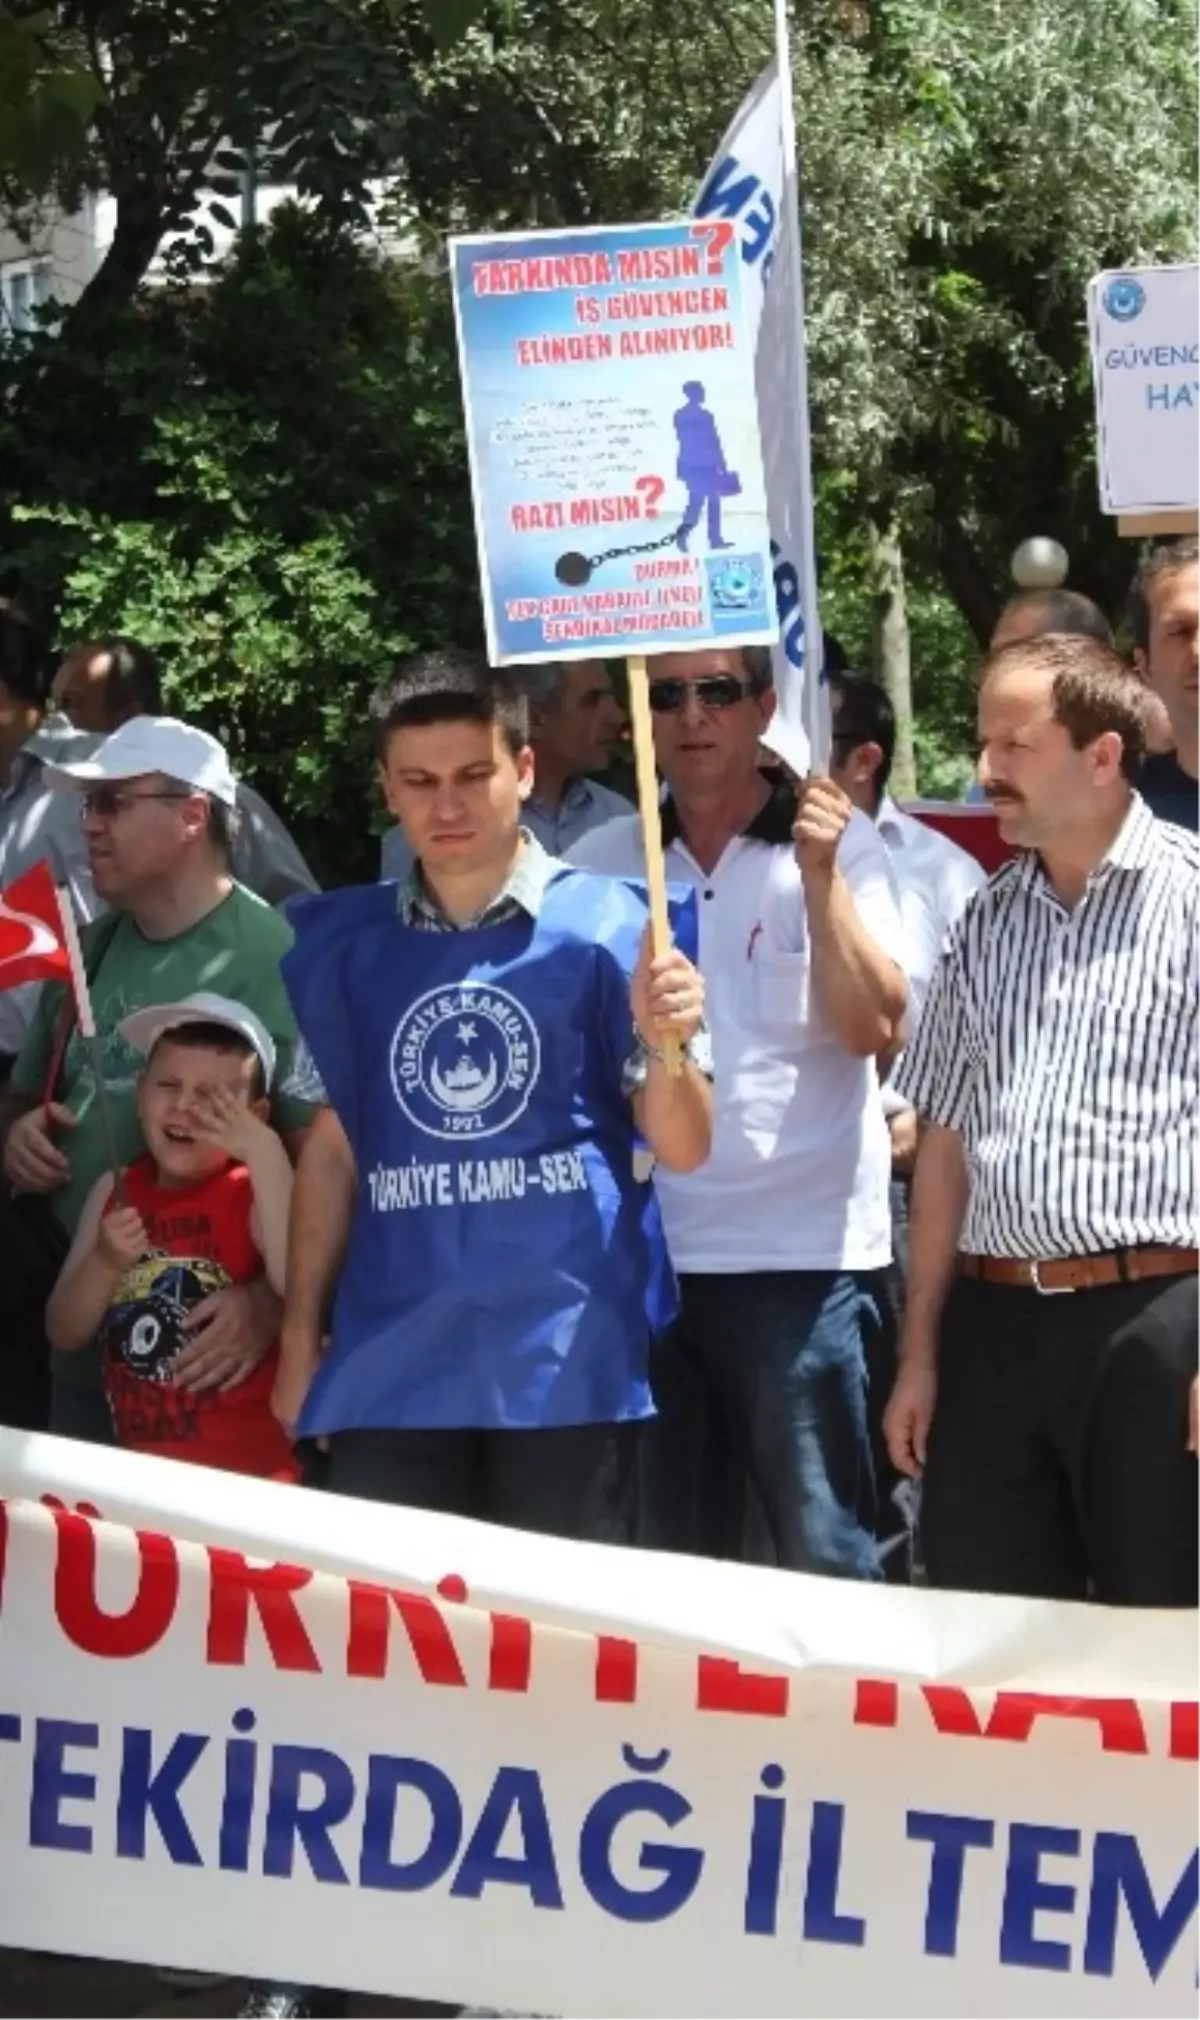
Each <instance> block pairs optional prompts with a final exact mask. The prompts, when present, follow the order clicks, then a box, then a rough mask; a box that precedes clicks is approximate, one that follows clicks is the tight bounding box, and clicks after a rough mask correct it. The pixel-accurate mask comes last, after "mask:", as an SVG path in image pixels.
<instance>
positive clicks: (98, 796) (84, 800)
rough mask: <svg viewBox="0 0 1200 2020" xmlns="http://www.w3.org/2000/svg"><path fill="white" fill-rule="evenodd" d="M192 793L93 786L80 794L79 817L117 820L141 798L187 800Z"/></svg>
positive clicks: (82, 818) (83, 818)
mask: <svg viewBox="0 0 1200 2020" xmlns="http://www.w3.org/2000/svg"><path fill="white" fill-rule="evenodd" d="M190 798H191V794H190V793H133V792H128V791H126V792H122V790H121V788H120V786H92V787H90V788H89V790H88V791H87V792H86V793H80V795H79V818H80V819H81V820H84V821H86V820H89V819H91V820H97V819H98V820H102V821H111V820H115V819H116V817H117V815H118V814H123V813H124V811H125V809H126V807H133V806H136V805H137V803H138V801H139V800H186V799H190Z"/></svg>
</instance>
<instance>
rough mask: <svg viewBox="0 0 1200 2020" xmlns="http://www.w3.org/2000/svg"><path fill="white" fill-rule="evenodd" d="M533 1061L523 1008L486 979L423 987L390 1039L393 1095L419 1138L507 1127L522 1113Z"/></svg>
mask: <svg viewBox="0 0 1200 2020" xmlns="http://www.w3.org/2000/svg"><path fill="white" fill-rule="evenodd" d="M540 1064H541V1048H540V1045H539V1043H538V1034H537V1030H536V1028H535V1026H534V1023H533V1020H532V1018H531V1017H530V1015H529V1012H528V1011H527V1010H526V1009H525V1007H524V1005H523V1004H521V1003H519V1002H518V1001H517V999H516V997H515V996H510V995H509V993H508V991H507V990H506V989H497V988H495V987H493V986H492V985H490V984H487V983H474V982H463V983H458V984H456V985H452V986H451V987H449V988H446V989H431V990H430V991H429V992H428V994H427V995H425V996H421V997H418V999H417V1001H416V1002H415V1003H413V1004H411V1005H410V1006H409V1008H408V1009H407V1010H406V1011H405V1013H404V1015H403V1017H402V1018H401V1019H400V1022H399V1024H398V1025H397V1026H396V1035H395V1037H394V1038H393V1040H392V1058H391V1069H392V1086H393V1087H394V1088H395V1090H396V1099H397V1101H398V1102H399V1103H400V1106H401V1108H402V1109H403V1110H404V1113H405V1114H406V1115H407V1117H408V1119H409V1121H410V1122H412V1123H415V1125H416V1127H417V1128H418V1129H421V1130H424V1132H425V1134H426V1136H438V1137H441V1138H443V1140H450V1141H453V1140H454V1139H456V1138H457V1139H460V1140H461V1139H462V1138H463V1137H466V1136H470V1137H477V1136H495V1135H496V1134H497V1133H498V1132H499V1131H500V1130H502V1129H507V1128H508V1126H509V1124H510V1123H512V1122H515V1121H516V1119H517V1117H518V1116H519V1115H521V1114H522V1113H523V1111H524V1109H525V1107H526V1104H527V1103H528V1101H529V1097H530V1095H531V1094H532V1092H533V1089H534V1087H535V1086H536V1084H537V1077H538V1069H539V1066H540Z"/></svg>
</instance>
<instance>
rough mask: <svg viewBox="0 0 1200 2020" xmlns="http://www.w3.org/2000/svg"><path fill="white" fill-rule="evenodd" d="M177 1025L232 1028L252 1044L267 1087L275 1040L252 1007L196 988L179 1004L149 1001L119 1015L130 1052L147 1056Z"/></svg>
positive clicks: (273, 1073) (273, 1068)
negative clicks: (145, 1004) (211, 1025)
mask: <svg viewBox="0 0 1200 2020" xmlns="http://www.w3.org/2000/svg"><path fill="white" fill-rule="evenodd" d="M181 1024H224V1025H225V1027H226V1028H227V1030H230V1031H236V1032H237V1034H238V1036H239V1038H244V1039H245V1040H246V1043H247V1044H248V1045H252V1046H253V1047H254V1050H255V1051H256V1052H257V1054H258V1056H259V1058H260V1059H261V1061H262V1069H263V1073H264V1075H265V1077H266V1083H267V1086H268V1087H270V1085H271V1082H272V1081H273V1080H274V1078H275V1040H274V1039H273V1038H272V1036H271V1034H270V1032H269V1031H268V1030H267V1027H266V1025H265V1024H264V1023H263V1022H262V1021H261V1019H260V1018H258V1017H256V1016H255V1014H254V1012H253V1010H247V1008H246V1006H245V1004H244V1003H235V1002H233V1001H232V999H231V998H230V997H228V996H216V995H213V994H212V993H211V992H210V991H209V990H207V989H198V990H197V992H196V994H195V995H194V996H185V997H184V999H183V1001H182V1002H181V1003H150V1004H148V1005H147V1007H146V1008H145V1009H144V1010H134V1011H131V1013H130V1015H129V1016H128V1017H122V1019H121V1031H122V1034H123V1036H124V1037H126V1038H127V1039H128V1040H129V1043H130V1044H131V1045H132V1047H133V1049H134V1051H135V1052H140V1053H142V1054H143V1056H144V1057H145V1058H147V1059H148V1058H149V1057H150V1054H151V1053H152V1052H153V1050H154V1048H155V1046H156V1045H157V1044H158V1041H159V1039H160V1038H162V1037H163V1036H164V1035H165V1034H166V1033H167V1032H168V1031H178V1029H179V1027H180V1025H181Z"/></svg>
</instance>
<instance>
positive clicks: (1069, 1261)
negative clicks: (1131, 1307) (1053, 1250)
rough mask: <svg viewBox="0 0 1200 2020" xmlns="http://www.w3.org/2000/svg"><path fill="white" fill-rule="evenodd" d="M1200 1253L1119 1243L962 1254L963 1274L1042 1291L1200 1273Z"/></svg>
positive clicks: (1048, 1292)
mask: <svg viewBox="0 0 1200 2020" xmlns="http://www.w3.org/2000/svg"><path fill="white" fill-rule="evenodd" d="M1198 1268H1200V1253H1198V1252H1197V1250H1196V1249H1194V1248H1118V1249H1109V1250H1108V1251H1106V1253H1105V1254H1103V1255H1060V1256H1052V1257H1048V1258H1047V1259H1046V1260H1045V1261H1041V1260H1039V1261H1037V1262H1028V1261H1026V1260H1025V1259H1024V1258H1023V1257H1021V1258H1018V1257H1016V1256H1012V1257H1010V1256H991V1255H961V1254H960V1256H959V1258H958V1272H959V1275H960V1276H964V1277H971V1278H972V1279H973V1280H974V1281H975V1282H976V1283H984V1284H1005V1285H1007V1286H1008V1287H1009V1288H1010V1289H1016V1290H1028V1291H1041V1292H1042V1293H1043V1294H1044V1295H1045V1296H1048V1297H1049V1296H1053V1295H1055V1293H1057V1292H1059V1291H1092V1290H1100V1289H1102V1288H1103V1287H1104V1286H1106V1285H1108V1284H1137V1283H1143V1282H1144V1281H1145V1280H1146V1279H1147V1278H1149V1277H1178V1276H1195V1274H1196V1272H1197V1269H1198Z"/></svg>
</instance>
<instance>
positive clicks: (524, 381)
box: [452, 219, 778, 665]
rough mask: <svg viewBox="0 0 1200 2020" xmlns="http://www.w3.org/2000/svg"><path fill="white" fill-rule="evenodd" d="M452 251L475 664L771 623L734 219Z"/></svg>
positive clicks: (579, 654)
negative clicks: (475, 594)
mask: <svg viewBox="0 0 1200 2020" xmlns="http://www.w3.org/2000/svg"><path fill="white" fill-rule="evenodd" d="M452 252H453V275H454V295H455V307H456V314H457V321H458V337H459V355H460V363H461V368H462V382H463V398H464V405H465V409H466V418H467V439H468V446H469V449H470V457H471V475H472V485H473V490H474V499H475V521H476V530H477V534H478V542H479V558H480V573H481V578H482V583H483V597H484V610H485V615H486V621H487V632H488V647H489V657H490V658H491V660H492V662H493V664H496V665H501V664H504V663H505V662H506V661H513V660H525V661H528V660H545V659H558V660H561V659H572V658H575V659H579V658H594V657H597V656H603V655H605V654H621V655H625V654H632V655H637V654H644V653H648V652H665V651H669V650H671V649H672V648H676V649H691V648H695V647H698V646H704V645H710V644H720V645H740V644H753V643H759V642H764V643H765V642H770V641H771V640H773V639H774V638H775V637H776V636H777V634H778V622H777V619H776V616H775V600H774V588H773V583H772V568H771V554H770V540H769V535H768V528H767V513H766V499H765V491H764V485H763V473H762V458H761V453H760V449H759V439H758V422H757V415H756V408H755V391H754V343H753V338H752V335H751V333H750V332H749V330H748V328H747V324H746V319H745V314H744V309H743V303H742V275H741V267H742V259H741V248H740V244H739V241H738V237H737V234H736V232H735V230H734V227H733V225H732V224H730V223H729V222H728V221H727V220H724V219H711V220H707V221H699V220H691V221H687V220H685V221H683V222H680V223H675V224H644V225H626V226H612V227H608V226H605V227H602V228H600V229H596V230H589V231H561V232H538V233H534V234H528V235H523V236H522V235H517V236H514V235H507V236H501V237H492V238H459V239H455V240H454V241H453V242H452Z"/></svg>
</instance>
